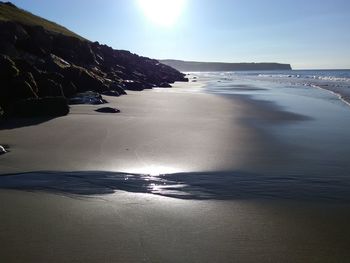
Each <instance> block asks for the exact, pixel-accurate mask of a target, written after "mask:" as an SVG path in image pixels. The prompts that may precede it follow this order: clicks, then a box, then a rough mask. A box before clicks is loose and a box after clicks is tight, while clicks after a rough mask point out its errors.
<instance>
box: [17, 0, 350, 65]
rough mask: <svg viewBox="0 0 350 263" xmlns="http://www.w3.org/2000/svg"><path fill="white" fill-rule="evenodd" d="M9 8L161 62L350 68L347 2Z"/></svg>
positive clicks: (73, 0)
mask: <svg viewBox="0 0 350 263" xmlns="http://www.w3.org/2000/svg"><path fill="white" fill-rule="evenodd" d="M12 2H13V3H14V4H16V5H17V6H18V7H21V8H23V9H26V10H28V11H30V12H32V13H34V14H36V15H39V16H42V17H45V18H47V19H49V20H52V21H54V22H56V23H59V24H61V25H63V26H65V27H67V28H69V29H70V30H72V31H74V32H76V33H78V34H80V35H82V36H83V37H85V38H87V39H89V40H92V41H98V42H100V43H101V44H107V45H109V46H112V47H113V48H115V49H124V50H130V51H131V52H133V53H137V54H139V55H142V56H147V57H152V58H157V59H165V58H167V59H169V58H171V59H181V60H190V61H215V62H280V63H290V64H291V65H292V67H293V68H294V69H332V68H333V69H341V68H347V69H349V68H350V1H349V0H103V1H101V0H59V1H57V0H50V1H47V0H12ZM144 2H146V3H144Z"/></svg>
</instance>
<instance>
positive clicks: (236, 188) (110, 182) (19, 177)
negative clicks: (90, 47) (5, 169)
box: [0, 171, 350, 202]
mask: <svg viewBox="0 0 350 263" xmlns="http://www.w3.org/2000/svg"><path fill="white" fill-rule="evenodd" d="M0 189H16V190H26V191H46V192H54V193H59V194H67V195H71V194H73V195H105V194H111V193H114V192H115V191H117V190H122V191H128V192H133V193H150V194H156V195H161V196H167V197H173V198H180V199H196V200H207V199H214V200H232V199H292V200H310V201H319V200H323V201H336V202H342V201H345V202H348V201H350V191H349V189H350V180H349V178H348V176H338V177H335V176H333V177H329V178H325V177H319V176H301V175H288V176H283V177H277V176H266V175H259V174H249V173H244V172H203V173H200V172H198V173H178V174H165V175H159V176H150V175H143V174H128V173H117V172H105V171H79V172H52V171H44V172H28V173H19V174H7V175H2V176H0Z"/></svg>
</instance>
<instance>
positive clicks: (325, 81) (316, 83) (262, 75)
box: [195, 70, 350, 104]
mask: <svg viewBox="0 0 350 263" xmlns="http://www.w3.org/2000/svg"><path fill="white" fill-rule="evenodd" d="M195 74H199V75H200V76H201V77H202V78H206V79H207V80H208V81H210V80H214V82H211V85H210V86H211V88H210V89H208V90H207V91H208V92H211V93H223V94H231V93H232V92H233V93H236V92H237V89H238V88H239V87H233V88H232V89H230V87H227V84H229V83H230V82H232V81H235V82H237V81H243V80H244V81H260V82H268V83H275V84H279V85H283V86H306V87H313V88H321V89H324V90H327V91H329V92H332V93H334V94H335V95H336V96H337V97H338V99H340V100H342V101H343V102H344V103H347V104H350V70H283V71H235V72H201V73H195ZM218 82H219V83H218ZM220 82H221V83H220ZM240 89H241V91H244V87H240Z"/></svg>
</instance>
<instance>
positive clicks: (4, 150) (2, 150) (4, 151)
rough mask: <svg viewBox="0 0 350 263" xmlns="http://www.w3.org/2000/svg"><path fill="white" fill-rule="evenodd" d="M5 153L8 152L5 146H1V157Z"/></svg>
mask: <svg viewBox="0 0 350 263" xmlns="http://www.w3.org/2000/svg"><path fill="white" fill-rule="evenodd" d="M4 153H7V151H6V149H5V147H4V146H2V145H0V155H1V154H4Z"/></svg>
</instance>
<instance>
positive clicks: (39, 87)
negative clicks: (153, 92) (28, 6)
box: [0, 2, 187, 114]
mask: <svg viewBox="0 0 350 263" xmlns="http://www.w3.org/2000/svg"><path fill="white" fill-rule="evenodd" d="M175 81H187V79H186V78H184V75H183V74H182V73H180V72H179V71H177V70H175V69H173V68H171V67H170V66H167V65H164V64H162V63H159V62H158V61H157V60H154V59H150V58H146V57H142V56H138V55H136V54H132V53H130V52H129V51H124V50H114V49H113V48H111V47H109V46H106V45H101V44H99V43H98V42H91V41H88V40H86V39H84V38H82V37H80V36H79V35H77V34H75V33H73V32H71V31H69V30H68V29H66V28H64V27H62V26H60V25H57V24H55V23H53V22H50V21H48V20H45V19H43V18H40V17H38V16H35V15H33V14H31V13H29V12H26V11H24V10H22V9H19V8H17V7H16V6H14V5H13V4H11V3H9V2H7V3H3V2H0V107H1V108H2V110H1V108H0V112H1V111H4V112H5V113H6V112H7V113H10V112H13V108H14V105H17V104H16V103H17V102H18V101H23V100H28V99H30V100H31V102H30V103H31V105H32V104H33V101H36V100H38V101H43V98H46V97H50V100H48V101H49V103H46V102H45V103H44V105H50V103H51V101H52V97H60V98H62V97H64V98H70V97H72V96H74V95H75V94H76V93H79V92H84V91H95V92H99V93H107V94H109V95H115V96H119V95H122V94H126V92H125V90H128V89H129V90H142V89H148V88H152V87H155V86H160V87H168V86H169V83H173V82H175ZM60 101H61V99H60ZM21 105H23V103H22V104H21ZM43 111H45V109H43ZM14 112H15V111H14ZM48 112H50V111H48ZM54 112H55V111H54ZM43 114H45V112H43Z"/></svg>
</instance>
